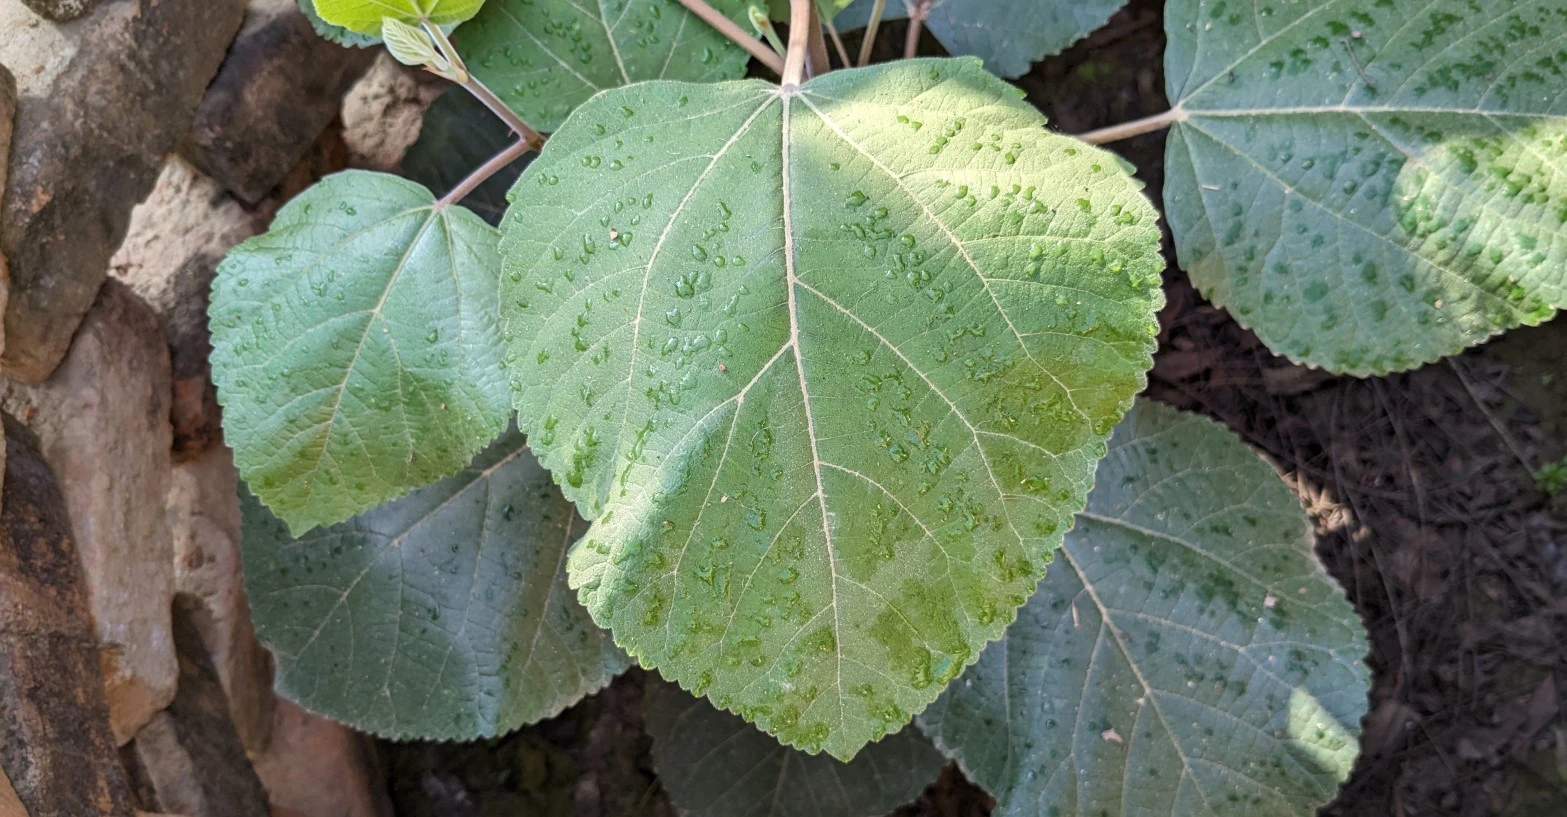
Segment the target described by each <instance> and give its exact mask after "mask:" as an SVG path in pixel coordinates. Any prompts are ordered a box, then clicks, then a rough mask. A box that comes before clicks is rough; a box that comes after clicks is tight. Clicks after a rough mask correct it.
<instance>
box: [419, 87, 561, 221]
mask: <svg viewBox="0 0 1567 817" xmlns="http://www.w3.org/2000/svg"><path fill="white" fill-rule="evenodd" d="M516 141H517V137H516V135H514V134H513V133H512V132H511V129H510V128H508V127H506V124H505V123H504V122H502V121H501V120H500V119H498V118H496V117H495V115H494V114H491V113H490V111H489V109H488V108H486V107H484V103H482V102H480V101H479V100H477V99H475V98H474V96H473V94H470V93H468V91H467V90H466V89H463V88H459V87H456V86H453V87H451V88H448V89H447V90H446V91H445V92H444V93H442V94H441V95H440V96H439V97H436V100H435V102H434V103H433V104H432V105H430V107H429V109H427V110H426V111H425V112H424V124H423V125H422V126H421V127H420V129H419V140H418V141H416V142H414V143H413V146H412V147H410V148H408V152H407V153H405V154H403V165H402V169H403V175H404V176H407V177H408V178H409V179H412V180H413V181H416V182H418V183H420V184H422V185H424V186H426V187H428V188H430V189H431V190H441V191H446V190H451V189H452V188H454V187H456V186H457V185H458V184H459V183H461V182H462V180H463V179H465V178H467V176H468V174H469V173H471V172H473V169H474V168H476V167H479V166H480V165H482V164H484V163H485V162H486V161H488V160H489V158H490V157H491V156H494V155H495V154H497V153H500V152H501V151H503V150H505V149H506V148H507V147H509V146H510V145H512V144H513V143H515V142H516ZM533 156H534V154H532V153H529V154H526V155H524V156H523V157H522V158H520V159H518V160H517V161H515V162H512V163H511V164H509V165H507V166H506V167H504V168H502V169H501V170H500V171H499V172H497V173H496V174H495V175H494V176H491V177H490V178H488V179H486V180H485V181H484V183H483V184H481V185H479V186H478V187H477V188H475V189H474V191H473V192H472V193H469V194H468V196H467V197H466V198H464V199H463V200H462V205H463V206H464V207H467V208H468V209H470V210H472V211H473V212H475V213H477V214H478V215H479V217H480V218H483V219H484V220H485V221H487V222H489V223H491V224H498V223H500V220H501V214H503V213H505V212H506V191H508V190H510V189H511V186H512V184H513V183H515V182H516V181H517V176H518V175H519V174H521V173H522V169H523V168H525V167H527V166H528V162H529V161H531V160H532V159H533Z"/></svg>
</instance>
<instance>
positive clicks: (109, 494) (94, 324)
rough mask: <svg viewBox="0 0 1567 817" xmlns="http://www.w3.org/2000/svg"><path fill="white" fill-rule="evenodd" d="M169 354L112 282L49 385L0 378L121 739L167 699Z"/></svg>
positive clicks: (148, 313) (151, 321) (2, 401)
mask: <svg viewBox="0 0 1567 817" xmlns="http://www.w3.org/2000/svg"><path fill="white" fill-rule="evenodd" d="M169 383H170V376H169V351H168V346H167V344H166V343H165V342H164V339H163V331H162V329H161V328H160V327H159V323H158V316H157V315H156V314H154V313H153V311H152V310H151V309H150V308H149V307H148V306H147V305H146V304H144V303H142V301H141V300H140V299H138V298H137V297H136V296H135V294H133V293H132V292H131V291H130V290H129V289H127V288H126V287H125V286H124V285H123V284H120V283H119V282H117V281H111V282H109V284H107V285H106V286H104V287H103V290H102V291H101V292H100V293H99V296H98V298H97V302H96V303H95V304H94V306H93V308H92V310H91V312H89V313H88V315H87V317H86V319H85V320H84V321H83V322H82V325H81V329H80V331H78V332H77V334H76V339H75V342H74V343H72V344H71V350H70V353H69V354H68V355H67V356H66V358H65V360H64V361H63V362H62V363H61V365H60V367H59V369H58V370H57V371H56V372H55V373H54V375H53V376H51V377H50V378H49V380H48V381H46V382H44V383H43V384H41V385H38V386H28V385H25V384H20V383H16V382H14V381H7V380H4V379H0V408H4V409H5V410H6V411H9V412H11V413H12V414H13V415H14V416H16V417H18V418H20V419H21V420H22V421H23V422H24V423H26V424H27V425H28V426H29V427H30V428H31V429H32V430H33V432H34V433H35V434H37V436H38V439H39V443H40V446H41V449H42V451H43V456H44V459H45V460H47V461H48V462H49V465H50V467H51V468H52V469H53V470H54V473H55V474H56V475H57V476H58V477H59V480H60V483H61V490H62V492H63V494H64V496H65V502H66V507H67V508H68V510H69V513H70V519H71V528H72V530H73V531H74V532H75V539H76V546H77V550H78V553H79V555H80V558H81V564H82V568H83V572H84V575H85V578H86V586H87V599H88V607H89V609H90V611H91V612H92V616H93V619H94V621H95V622H96V624H97V632H98V638H99V641H100V643H101V646H102V653H103V661H102V669H103V673H104V683H105V688H106V693H107V697H108V701H109V714H110V722H111V724H112V726H113V728H114V734H115V738H116V740H118V742H119V743H120V744H121V745H123V744H124V743H125V742H127V741H129V740H130V739H131V737H132V736H133V735H135V734H136V732H137V731H138V730H139V729H141V727H142V726H143V725H144V724H146V723H147V721H148V720H149V719H150V718H151V717H152V715H153V713H155V712H157V711H159V710H161V709H163V708H164V707H165V706H168V704H169V702H170V701H171V700H173V698H174V686H175V678H176V675H177V673H178V664H177V663H176V661H175V656H174V641H173V638H172V636H171V634H170V630H169V628H170V622H169V608H170V604H171V601H172V599H173V597H174V547H173V542H172V538H171V535H170V532H169V524H168V519H167V516H166V513H165V506H166V503H167V500H168V495H169V485H170V481H171V474H172V464H171V463H170V461H169V446H170V443H171V438H172V429H171V427H170V425H169V388H170V386H169Z"/></svg>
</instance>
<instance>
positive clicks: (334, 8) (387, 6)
mask: <svg viewBox="0 0 1567 817" xmlns="http://www.w3.org/2000/svg"><path fill="white" fill-rule="evenodd" d="M314 2H315V4H316V13H317V14H318V15H320V17H321V19H322V20H324V21H326V22H327V23H329V24H331V25H335V26H342V27H343V28H346V29H348V30H349V31H353V32H356V33H359V34H370V35H375V36H379V35H380V34H381V18H383V17H391V18H393V19H395V20H401V21H403V22H405V23H413V24H416V25H417V24H418V23H419V22H420V21H421V20H429V21H430V22H432V23H434V24H436V25H438V26H448V25H452V24H455V23H460V22H462V21H464V20H467V19H468V18H470V17H472V16H473V15H475V14H478V13H479V7H480V6H482V5H484V0H314Z"/></svg>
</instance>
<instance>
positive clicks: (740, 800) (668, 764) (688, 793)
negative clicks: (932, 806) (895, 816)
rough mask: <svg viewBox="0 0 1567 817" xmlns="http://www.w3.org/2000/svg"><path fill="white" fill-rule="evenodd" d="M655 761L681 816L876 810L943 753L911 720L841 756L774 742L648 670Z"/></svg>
mask: <svg viewBox="0 0 1567 817" xmlns="http://www.w3.org/2000/svg"><path fill="white" fill-rule="evenodd" d="M644 700H645V701H646V704H645V709H644V712H645V717H646V718H647V730H648V734H650V735H652V736H653V761H654V762H655V763H657V764H658V777H659V780H660V781H661V782H662V783H663V785H664V789H665V790H666V791H668V792H669V799H670V800H671V801H673V802H674V804H675V808H676V810H678V811H679V812H680V814H681V817H882V815H884V814H886V813H887V812H889V811H892V810H893V809H895V808H897V807H898V806H901V805H903V804H904V803H907V802H909V801H910V800H913V799H914V798H915V797H918V796H919V793H920V792H921V791H923V790H924V789H925V787H926V786H927V785H929V784H930V783H931V782H932V781H934V780H935V779H936V775H937V774H938V773H940V772H941V767H942V765H944V764H945V762H946V761H945V760H944V759H943V758H942V756H941V755H940V754H939V753H938V752H937V751H936V750H935V748H933V747H932V746H931V745H930V741H928V740H926V739H925V736H924V735H921V734H920V733H919V730H917V729H915V728H914V727H912V726H910V727H907V728H905V729H904V730H903V731H902V732H899V733H897V734H895V735H889V736H888V737H886V738H884V739H883V740H882V741H881V742H880V743H873V744H871V745H870V746H867V747H865V751H863V752H861V753H860V755H859V756H858V757H856V758H855V759H854V760H852V761H850V762H849V763H843V762H840V761H837V760H834V759H832V758H830V757H826V756H823V755H817V756H814V757H813V756H811V755H808V754H805V753H804V752H801V751H800V750H798V749H790V748H789V747H787V746H784V745H782V744H780V743H779V742H778V741H776V740H774V739H773V738H772V737H770V736H769V735H767V734H766V733H764V732H759V731H757V729H756V727H754V726H751V725H750V724H748V723H746V722H745V721H743V720H741V719H740V718H737V717H735V716H734V715H731V714H729V713H727V712H721V711H719V710H717V709H714V708H713V705H712V704H710V703H708V702H707V701H704V700H702V699H700V698H693V697H691V696H690V695H688V694H686V693H685V692H682V691H681V690H680V689H679V688H677V687H676V686H675V685H673V684H670V683H666V682H663V681H659V680H657V679H649V682H648V688H647V694H646V697H645V699H644Z"/></svg>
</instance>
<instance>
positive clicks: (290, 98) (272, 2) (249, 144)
mask: <svg viewBox="0 0 1567 817" xmlns="http://www.w3.org/2000/svg"><path fill="white" fill-rule="evenodd" d="M374 57H375V51H372V50H370V49H363V48H343V47H341V46H338V45H336V44H334V43H332V42H329V41H327V40H324V39H322V38H321V37H320V36H318V35H317V34H316V33H315V30H314V29H313V28H311V25H310V20H309V18H307V17H305V15H304V12H302V11H300V9H299V4H298V3H297V2H295V0H251V3H250V8H249V10H248V11H247V12H246V15H245V24H244V27H242V28H241V29H240V32H239V36H238V37H236V38H235V40H234V45H233V46H232V47H231V48H230V49H229V55H228V58H227V59H225V60H224V61H223V67H222V68H220V69H219V70H218V75H217V78H215V79H214V80H213V81H212V86H211V87H210V88H208V89H207V95H206V97H205V98H204V99H202V101H201V107H199V108H197V109H196V121H195V123H194V124H193V125H192V127H191V131H190V133H189V134H188V135H187V136H186V138H185V142H184V144H183V145H182V146H181V149H180V150H181V152H182V153H183V154H184V155H185V156H186V157H187V158H189V159H190V160H191V162H192V163H193V164H194V165H196V166H197V167H198V168H200V169H201V170H202V171H204V172H205V173H207V175H209V176H211V177H212V178H214V179H216V180H217V181H218V183H219V184H221V185H223V186H224V187H225V188H227V189H228V190H229V191H230V192H232V193H233V194H234V195H235V196H238V197H239V198H240V199H241V200H243V201H245V202H247V203H249V204H255V203H257V202H259V201H260V200H261V199H262V198H263V197H265V196H266V195H267V192H268V191H270V190H272V189H273V188H274V187H276V186H277V184H278V182H280V181H282V180H283V177H284V175H285V174H287V173H288V171H289V169H290V168H292V167H293V166H294V165H295V164H296V163H298V161H299V159H300V157H302V156H304V154H305V151H306V150H307V149H308V148H309V147H310V145H311V144H312V143H313V142H315V140H316V137H317V136H319V135H320V134H321V131H322V130H324V129H325V128H326V126H327V125H328V124H329V123H331V121H332V119H333V118H334V117H336V116H337V113H338V109H339V107H340V106H341V105H342V101H343V95H344V94H345V93H347V91H348V89H349V87H350V86H352V85H353V84H354V81H355V80H357V79H358V78H359V76H360V75H361V74H363V73H364V71H365V69H366V68H368V67H370V62H371V61H372V60H373V59H374Z"/></svg>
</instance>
